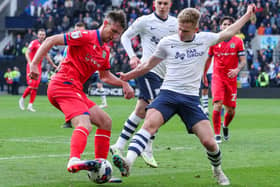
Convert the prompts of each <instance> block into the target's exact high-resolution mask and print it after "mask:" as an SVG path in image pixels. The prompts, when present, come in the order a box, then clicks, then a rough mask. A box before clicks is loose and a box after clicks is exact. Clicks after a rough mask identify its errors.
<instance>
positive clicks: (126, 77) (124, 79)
mask: <svg viewBox="0 0 280 187" xmlns="http://www.w3.org/2000/svg"><path fill="white" fill-rule="evenodd" d="M116 74H117V75H119V76H120V79H121V80H123V81H128V80H129V78H128V76H127V73H123V72H117V73H116Z"/></svg>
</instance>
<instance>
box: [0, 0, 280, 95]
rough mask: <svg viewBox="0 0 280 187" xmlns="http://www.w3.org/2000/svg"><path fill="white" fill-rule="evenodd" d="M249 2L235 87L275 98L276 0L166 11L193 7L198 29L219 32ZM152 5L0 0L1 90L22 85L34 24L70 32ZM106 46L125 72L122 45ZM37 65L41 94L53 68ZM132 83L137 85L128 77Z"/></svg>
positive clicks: (278, 53)
mask: <svg viewBox="0 0 280 187" xmlns="http://www.w3.org/2000/svg"><path fill="white" fill-rule="evenodd" d="M252 2H254V3H255V4H256V6H257V9H256V16H254V17H252V18H251V20H250V22H249V23H247V24H246V26H245V27H243V28H242V30H240V32H239V33H238V36H239V37H240V38H242V39H243V41H244V44H245V49H246V57H247V67H246V68H245V69H244V70H243V71H242V72H240V73H239V76H238V87H239V88H240V89H239V91H238V92H239V95H241V97H280V91H279V90H280V89H279V87H280V67H279V62H280V47H279V45H280V44H279V38H280V1H278V0H230V1H229V0H173V5H172V10H171V14H172V15H174V16H177V14H178V13H179V12H180V10H181V9H183V8H185V7H195V8H197V9H199V10H200V12H201V13H202V17H201V21H200V31H212V32H218V31H219V20H220V18H221V17H222V16H224V15H230V16H232V17H234V18H236V19H238V18H239V17H240V16H241V15H243V14H244V13H245V11H246V8H247V5H248V4H249V3H252ZM152 4H153V2H152V0H0V94H13V95H18V94H21V93H22V92H23V90H24V89H25V87H26V78H25V77H26V70H25V69H26V60H25V56H24V54H25V52H26V49H27V47H28V45H29V43H30V41H32V40H34V39H36V32H37V30H38V29H40V28H45V30H46V32H47V36H50V35H53V34H58V33H64V32H70V31H72V30H73V27H74V25H75V23H77V22H84V23H85V25H86V27H87V29H97V28H98V27H99V26H100V25H101V24H102V21H103V18H104V16H105V15H106V13H107V12H108V11H110V10H112V9H122V10H124V11H125V12H126V14H127V21H128V26H129V25H131V24H132V23H133V22H134V20H135V19H136V18H137V17H139V16H141V15H146V14H150V13H151V12H152ZM111 45H112V47H111V57H110V63H111V71H112V72H113V73H116V72H119V71H122V72H127V71H129V70H130V66H129V64H128V61H129V58H128V56H127V54H126V52H125V51H124V49H123V47H122V45H121V44H120V43H119V42H117V43H114V44H111ZM64 47H65V46H59V47H56V46H55V47H53V48H52V49H51V50H50V51H49V54H50V56H51V57H52V59H53V61H54V62H55V63H56V64H59V63H60V61H61V60H62V59H63V57H62V53H63V50H64ZM133 47H134V49H135V50H136V51H137V55H139V56H141V53H142V48H141V45H140V39H139V37H135V38H134V39H133ZM42 70H43V74H42V80H41V85H40V87H39V91H38V93H39V94H42V95H44V94H46V88H47V84H48V81H49V77H50V75H51V74H52V73H53V71H54V70H53V69H52V67H51V66H50V65H49V64H48V63H46V62H45V61H44V62H43V65H42ZM131 84H132V85H133V86H136V85H135V83H134V82H133V81H132V82H131ZM89 93H93V91H92V90H89ZM108 95H110V92H108Z"/></svg>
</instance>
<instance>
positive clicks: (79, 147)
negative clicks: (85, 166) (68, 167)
mask: <svg viewBox="0 0 280 187" xmlns="http://www.w3.org/2000/svg"><path fill="white" fill-rule="evenodd" d="M88 135H89V131H88V130H87V129H86V128H85V127H82V126H78V127H76V128H75V130H74V131H73V134H72V137H71V143H70V158H72V157H77V158H81V154H82V153H83V152H84V150H85V147H86V145H87V137H88Z"/></svg>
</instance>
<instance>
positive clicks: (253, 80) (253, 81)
mask: <svg viewBox="0 0 280 187" xmlns="http://www.w3.org/2000/svg"><path fill="white" fill-rule="evenodd" d="M258 74H259V71H258V69H257V68H255V66H254V65H253V64H252V65H251V68H250V71H249V76H250V79H249V80H250V86H251V87H252V88H255V87H256V86H257V79H258Z"/></svg>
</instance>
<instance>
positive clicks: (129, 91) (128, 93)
mask: <svg viewBox="0 0 280 187" xmlns="http://www.w3.org/2000/svg"><path fill="white" fill-rule="evenodd" d="M123 93H124V98H125V99H131V98H133V97H134V90H133V88H132V87H131V86H130V85H129V84H128V83H127V82H125V83H124V84H123Z"/></svg>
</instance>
